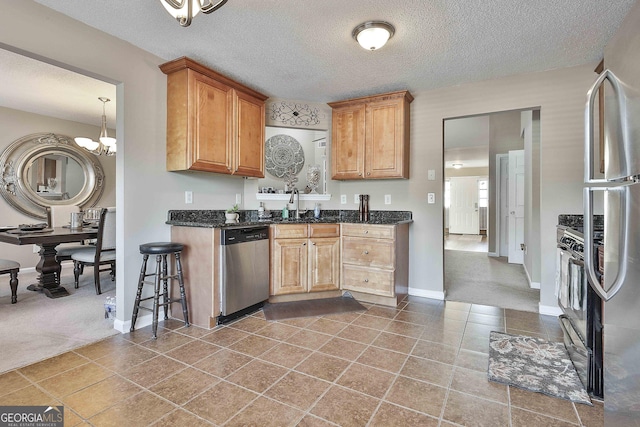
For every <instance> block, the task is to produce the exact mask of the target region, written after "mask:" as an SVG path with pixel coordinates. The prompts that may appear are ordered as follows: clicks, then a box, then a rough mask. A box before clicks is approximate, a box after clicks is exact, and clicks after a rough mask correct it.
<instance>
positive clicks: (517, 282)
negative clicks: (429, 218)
mask: <svg viewBox="0 0 640 427" xmlns="http://www.w3.org/2000/svg"><path fill="white" fill-rule="evenodd" d="M444 263H445V289H446V292H447V293H446V299H447V300H448V301H460V302H468V303H473V304H483V305H492V306H497V307H501V308H510V309H514V310H522V311H531V312H535V313H537V312H538V303H539V301H540V291H539V290H538V289H531V288H529V283H528V281H527V277H526V275H525V272H524V267H523V266H522V265H519V264H509V263H508V262H507V259H506V258H504V257H500V258H496V257H489V256H487V254H486V252H485V253H482V252H469V251H449V250H445V251H444Z"/></svg>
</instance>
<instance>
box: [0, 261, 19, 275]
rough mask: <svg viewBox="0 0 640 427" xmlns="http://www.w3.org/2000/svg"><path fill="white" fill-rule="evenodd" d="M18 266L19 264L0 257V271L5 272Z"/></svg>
mask: <svg viewBox="0 0 640 427" xmlns="http://www.w3.org/2000/svg"><path fill="white" fill-rule="evenodd" d="M17 268H20V264H19V263H17V262H15V261H11V260H10V259H0V272H2V273H5V272H8V271H10V270H15V269H17Z"/></svg>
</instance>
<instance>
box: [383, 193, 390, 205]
mask: <svg viewBox="0 0 640 427" xmlns="http://www.w3.org/2000/svg"><path fill="white" fill-rule="evenodd" d="M384 204H385V205H390V204H391V194H385V195H384Z"/></svg>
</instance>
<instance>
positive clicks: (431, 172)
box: [427, 169, 436, 181]
mask: <svg viewBox="0 0 640 427" xmlns="http://www.w3.org/2000/svg"><path fill="white" fill-rule="evenodd" d="M427 180H429V181H435V180H436V171H435V170H434V169H429V170H428V171H427Z"/></svg>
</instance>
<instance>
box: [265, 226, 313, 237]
mask: <svg viewBox="0 0 640 427" xmlns="http://www.w3.org/2000/svg"><path fill="white" fill-rule="evenodd" d="M271 227H273V228H272V230H271V231H272V232H273V233H272V234H271V236H272V237H273V238H274V239H302V238H305V237H308V233H307V224H275V225H272V226H271Z"/></svg>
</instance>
